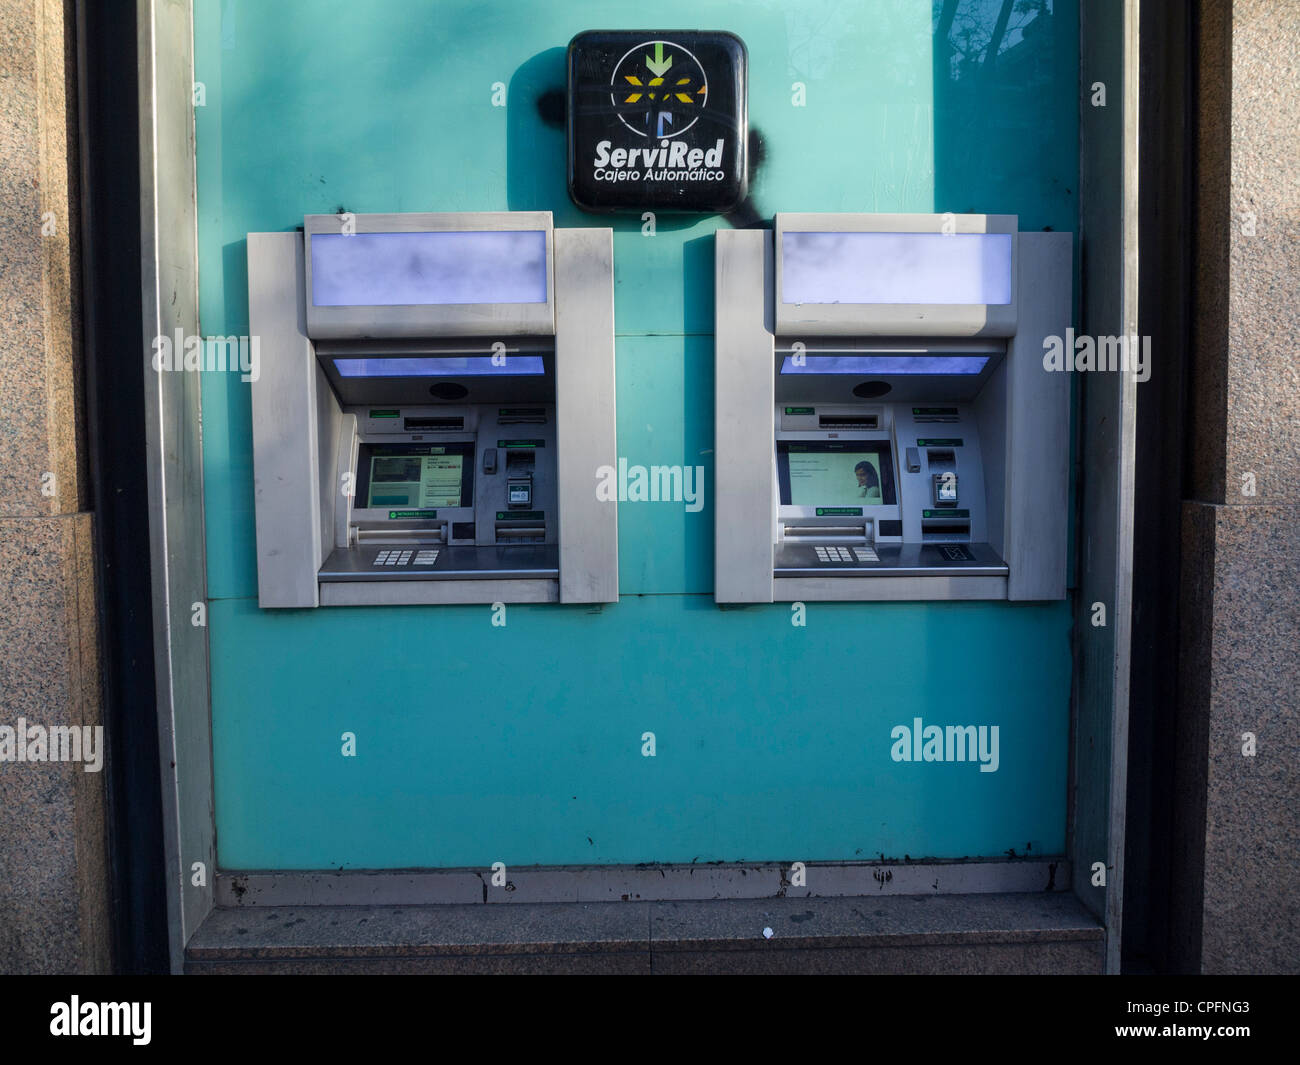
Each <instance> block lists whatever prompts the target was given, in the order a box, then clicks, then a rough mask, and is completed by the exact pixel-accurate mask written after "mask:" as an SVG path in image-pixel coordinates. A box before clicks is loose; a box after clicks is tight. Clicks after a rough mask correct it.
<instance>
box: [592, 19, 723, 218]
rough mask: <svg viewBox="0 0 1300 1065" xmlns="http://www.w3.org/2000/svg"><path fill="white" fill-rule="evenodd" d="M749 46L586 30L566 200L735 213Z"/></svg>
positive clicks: (681, 34)
mask: <svg viewBox="0 0 1300 1065" xmlns="http://www.w3.org/2000/svg"><path fill="white" fill-rule="evenodd" d="M747 68H748V53H747V52H746V50H745V42H744V41H742V40H741V39H740V38H739V37H737V36H736V35H735V34H734V33H721V32H719V33H706V32H702V31H698V30H694V31H687V30H588V31H587V32H585V33H580V34H578V35H577V36H576V37H574V38H573V40H572V41H570V42H569V89H568V108H567V110H568V128H569V195H570V196H571V197H572V198H573V202H574V203H576V204H577V205H578V206H579V207H582V208H584V209H585V210H588V211H619V210H629V211H630V210H640V209H642V208H655V209H659V210H667V211H709V212H725V211H730V210H733V209H734V208H735V207H737V206H738V205H739V204H740V202H741V201H742V200H743V199H744V198H745V193H746V184H747V180H748V179H747V174H746V169H745V168H746V149H747V142H748V119H747V116H746V76H747Z"/></svg>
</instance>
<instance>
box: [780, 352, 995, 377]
mask: <svg viewBox="0 0 1300 1065" xmlns="http://www.w3.org/2000/svg"><path fill="white" fill-rule="evenodd" d="M796 358H798V363H797V364H796V361H795V360H796ZM988 361H989V358H988V356H987V355H804V356H794V355H787V356H786V357H785V361H784V362H782V364H781V373H783V374H853V375H854V376H858V377H862V376H874V377H884V376H891V377H898V376H904V375H918V374H930V375H935V376H940V375H953V376H974V375H976V374H979V373H982V372H983V371H984V367H985V366H987V365H988Z"/></svg>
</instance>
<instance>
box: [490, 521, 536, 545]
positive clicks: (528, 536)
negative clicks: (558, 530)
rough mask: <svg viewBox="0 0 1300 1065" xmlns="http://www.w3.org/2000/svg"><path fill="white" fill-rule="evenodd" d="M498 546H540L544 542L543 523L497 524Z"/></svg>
mask: <svg viewBox="0 0 1300 1065" xmlns="http://www.w3.org/2000/svg"><path fill="white" fill-rule="evenodd" d="M496 534H497V543H499V544H540V543H544V542H545V540H546V524H545V522H536V523H527V524H525V523H522V522H518V523H517V522H510V523H503V522H498V523H497V527H496Z"/></svg>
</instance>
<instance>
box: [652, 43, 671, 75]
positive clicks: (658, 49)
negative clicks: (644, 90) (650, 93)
mask: <svg viewBox="0 0 1300 1065" xmlns="http://www.w3.org/2000/svg"><path fill="white" fill-rule="evenodd" d="M645 65H646V69H647V70H649V71H650V73H651V74H653V75H654V76H655V77H656V78H662V77H663V76H664V74H665V72H666V71H667V70H668V68H669V67H670V66H672V65H673V57H672V56H669V57H668V58H667V59H665V58H664V42H663V41H655V57H654V58H653V59H651V58H650V57H649V56H646V57H645Z"/></svg>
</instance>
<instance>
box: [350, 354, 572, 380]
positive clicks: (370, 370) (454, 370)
mask: <svg viewBox="0 0 1300 1065" xmlns="http://www.w3.org/2000/svg"><path fill="white" fill-rule="evenodd" d="M494 358H496V357H495V356H493V355H463V356H455V357H447V358H433V359H412V358H402V359H391V358H377V357H376V358H369V359H335V360H334V368H335V369H336V370H337V371H338V373H339V376H340V377H540V376H541V375H543V374H544V373H545V372H546V368H545V366H544V365H543V364H542V357H541V356H540V355H506V356H504V357H503V359H502V360H501V361H500V362H494V361H493V360H494Z"/></svg>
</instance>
